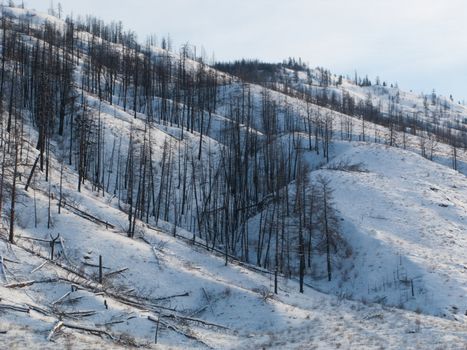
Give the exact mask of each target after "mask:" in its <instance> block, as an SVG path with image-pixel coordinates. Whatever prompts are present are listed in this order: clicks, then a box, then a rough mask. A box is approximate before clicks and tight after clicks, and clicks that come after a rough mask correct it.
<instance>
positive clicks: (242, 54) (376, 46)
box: [15, 0, 467, 100]
mask: <svg viewBox="0 0 467 350" xmlns="http://www.w3.org/2000/svg"><path fill="white" fill-rule="evenodd" d="M18 1H19V0H17V1H15V2H18ZM24 1H25V4H26V5H27V6H28V7H31V8H35V9H37V10H42V11H46V10H47V9H48V8H49V7H50V0H24ZM58 2H60V3H61V4H62V7H63V9H64V12H65V13H67V14H69V13H71V12H72V13H73V14H74V16H75V17H76V15H78V14H80V15H86V14H93V15H96V16H98V17H101V18H102V19H104V20H105V21H111V20H121V21H122V22H123V23H124V25H125V27H126V28H128V29H132V30H134V31H135V32H136V33H137V34H138V38H139V39H140V41H143V40H144V39H145V38H146V37H147V35H149V34H152V33H154V34H157V35H158V36H159V37H161V36H162V35H165V34H167V33H170V35H171V37H172V39H173V41H174V43H175V44H176V45H180V44H181V43H184V42H189V43H191V44H194V45H196V46H197V47H201V46H203V47H204V48H205V50H206V52H207V53H208V55H209V56H211V54H212V53H214V54H215V57H216V59H218V60H233V59H238V58H259V59H262V60H266V61H281V60H282V59H283V58H287V57H289V56H293V57H301V58H302V59H303V60H304V61H305V62H308V63H309V64H310V65H311V66H312V67H315V66H324V67H326V68H330V69H331V70H332V72H334V73H339V74H341V73H342V74H349V75H351V76H353V72H354V71H355V70H357V71H358V72H359V74H361V75H364V74H368V75H369V76H370V78H372V79H373V78H374V77H376V76H377V75H379V76H380V77H381V79H382V80H386V81H388V82H396V81H397V82H398V83H399V85H400V86H401V87H403V88H404V89H407V90H408V89H413V90H414V91H416V92H421V91H424V92H431V90H432V89H433V88H435V89H436V90H437V91H438V92H439V93H442V94H445V95H449V94H451V93H452V94H453V95H454V98H456V99H459V100H462V99H467V1H465V0H60V1H59V0H54V4H55V5H57V4H58Z"/></svg>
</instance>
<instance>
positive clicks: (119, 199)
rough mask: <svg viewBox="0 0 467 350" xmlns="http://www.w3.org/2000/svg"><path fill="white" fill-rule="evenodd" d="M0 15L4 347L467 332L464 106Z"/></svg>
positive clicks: (402, 345) (125, 34) (206, 344)
mask: <svg viewBox="0 0 467 350" xmlns="http://www.w3.org/2000/svg"><path fill="white" fill-rule="evenodd" d="M0 29H1V30H0V38H3V40H0V41H1V43H2V44H1V52H2V65H1V66H2V67H3V68H2V84H0V86H1V88H2V95H1V98H2V103H1V104H0V110H1V111H2V114H1V124H0V125H1V133H0V149H1V151H2V152H1V154H0V155H1V162H2V163H1V164H2V165H1V178H0V211H1V213H2V221H1V223H0V225H1V226H0V341H1V344H3V345H4V346H6V347H7V348H25V347H31V348H53V349H55V348H57V349H62V348H72V349H89V348H96V349H101V348H108V349H113V348H128V347H143V348H170V349H173V348H180V349H185V348H215V349H237V348H240V349H258V348H277V349H284V348H287V349H288V348H291V349H303V348H319V349H334V348H343V349H376V348H384V349H426V348H433V349H465V346H466V344H467V328H466V325H467V258H466V256H467V254H466V252H467V229H466V227H467V226H466V220H467V177H466V175H467V152H466V151H465V150H466V144H467V136H466V135H467V134H466V128H465V126H464V122H465V119H466V118H467V109H466V108H465V106H463V105H462V104H459V103H457V102H454V101H451V100H450V99H445V98H441V97H437V96H431V97H428V98H425V97H424V96H418V95H416V94H413V93H406V92H403V91H400V90H399V89H398V88H395V87H387V86H384V87H383V86H382V85H381V86H380V85H378V86H375V85H373V86H363V85H362V84H360V85H362V86H359V84H355V83H354V82H352V81H351V80H349V79H339V78H338V77H336V76H329V77H326V78H323V70H321V69H315V70H310V71H309V72H306V70H303V69H302V68H300V67H299V68H298V69H297V70H294V69H292V68H293V67H292V68H290V67H282V66H281V67H279V68H277V67H276V66H274V67H276V68H277V69H279V71H280V74H276V73H274V74H273V73H271V72H269V73H267V74H266V73H265V72H262V73H261V74H262V77H264V76H266V77H270V78H271V79H270V81H257V82H253V81H249V79H247V78H244V77H241V76H234V75H232V74H231V73H229V72H227V71H228V70H229V69H224V70H223V71H222V72H221V71H220V70H217V69H215V68H214V67H210V66H208V65H207V64H206V63H205V62H203V59H202V58H199V57H196V56H195V54H194V53H193V52H191V51H190V49H189V47H187V46H185V47H183V48H182V49H181V50H180V51H179V52H169V51H168V50H166V49H165V48H159V47H157V46H156V45H155V44H156V43H148V44H147V45H146V46H142V45H140V44H139V43H137V42H136V41H135V40H134V35H133V34H132V32H130V31H124V30H123V29H122V28H121V27H120V25H119V24H115V23H112V24H110V25H106V24H103V23H102V21H100V20H98V19H95V18H92V17H89V18H86V19H85V20H76V22H74V21H73V20H72V19H70V18H67V19H66V20H62V19H58V18H55V17H53V16H49V15H45V14H41V13H38V12H36V11H32V10H26V9H20V8H9V7H4V6H2V23H1V28H0ZM18 33H19V34H18ZM162 46H165V44H162ZM224 68H225V67H224ZM276 68H274V69H276ZM256 73H257V72H256ZM268 74H271V75H270V76H269V75H268ZM278 75H281V76H282V78H280V79H279V78H277V76H278ZM325 75H327V73H326V74H325ZM272 77H274V79H276V78H277V79H278V80H277V81H272V80H273V79H272ZM284 77H285V78H284ZM323 79H324V80H326V79H327V80H329V81H326V82H324V81H323ZM252 80H254V79H252ZM339 80H341V81H340V82H339ZM349 96H350V97H349Z"/></svg>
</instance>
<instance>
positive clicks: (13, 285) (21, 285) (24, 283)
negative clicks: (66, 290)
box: [4, 278, 60, 288]
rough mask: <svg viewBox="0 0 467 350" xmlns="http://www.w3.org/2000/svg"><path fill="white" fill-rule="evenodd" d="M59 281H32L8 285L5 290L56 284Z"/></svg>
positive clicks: (55, 279)
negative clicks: (40, 284) (37, 284)
mask: <svg viewBox="0 0 467 350" xmlns="http://www.w3.org/2000/svg"><path fill="white" fill-rule="evenodd" d="M59 280H60V279H58V278H49V279H46V280H39V281H36V280H30V281H24V282H17V283H10V284H6V285H5V286H4V287H5V288H23V287H27V286H31V285H33V284H36V283H54V282H58V281H59Z"/></svg>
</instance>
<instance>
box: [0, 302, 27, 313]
mask: <svg viewBox="0 0 467 350" xmlns="http://www.w3.org/2000/svg"><path fill="white" fill-rule="evenodd" d="M0 309H3V310H7V309H8V310H13V311H18V312H24V313H29V311H30V309H29V308H27V307H22V306H18V305H12V304H0Z"/></svg>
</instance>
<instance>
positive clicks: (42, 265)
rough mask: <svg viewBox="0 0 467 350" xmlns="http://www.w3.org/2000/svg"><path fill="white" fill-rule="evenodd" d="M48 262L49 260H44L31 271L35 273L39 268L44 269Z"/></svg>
mask: <svg viewBox="0 0 467 350" xmlns="http://www.w3.org/2000/svg"><path fill="white" fill-rule="evenodd" d="M46 264H47V260H46V261H44V262H43V263H42V264H40V265H39V266H38V267H36V268H35V269H34V270H32V271H31V273H34V272H36V271H39V270H40V269H42V268H43V267H44V266H45V265H46Z"/></svg>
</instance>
